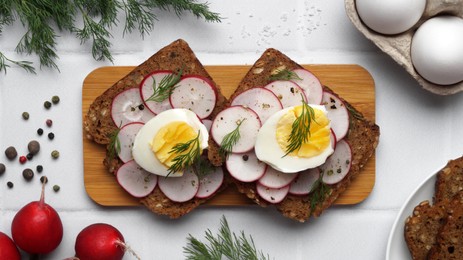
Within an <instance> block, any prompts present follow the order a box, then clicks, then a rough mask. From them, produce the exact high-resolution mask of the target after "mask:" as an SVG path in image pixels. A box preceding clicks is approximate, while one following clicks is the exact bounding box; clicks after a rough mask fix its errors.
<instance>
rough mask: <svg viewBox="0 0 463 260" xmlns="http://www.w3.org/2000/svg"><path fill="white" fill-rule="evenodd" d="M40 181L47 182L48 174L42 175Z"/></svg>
mask: <svg viewBox="0 0 463 260" xmlns="http://www.w3.org/2000/svg"><path fill="white" fill-rule="evenodd" d="M40 182H41V183H44V182H45V183H48V178H47V176H42V177H40Z"/></svg>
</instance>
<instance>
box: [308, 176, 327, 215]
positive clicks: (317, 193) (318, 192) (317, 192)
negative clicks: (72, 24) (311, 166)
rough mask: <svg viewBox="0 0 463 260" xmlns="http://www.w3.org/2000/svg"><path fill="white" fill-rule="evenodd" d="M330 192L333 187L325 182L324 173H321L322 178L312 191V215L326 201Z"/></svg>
mask: <svg viewBox="0 0 463 260" xmlns="http://www.w3.org/2000/svg"><path fill="white" fill-rule="evenodd" d="M330 192H331V187H330V186H328V185H327V184H326V183H324V182H323V173H321V174H320V177H319V178H318V179H317V180H316V181H315V183H314V184H313V185H312V189H310V194H311V195H310V214H312V212H313V211H314V210H315V208H316V207H317V206H318V205H319V204H320V203H321V202H322V201H324V200H325V198H326V196H327V195H328V194H329V193H330Z"/></svg>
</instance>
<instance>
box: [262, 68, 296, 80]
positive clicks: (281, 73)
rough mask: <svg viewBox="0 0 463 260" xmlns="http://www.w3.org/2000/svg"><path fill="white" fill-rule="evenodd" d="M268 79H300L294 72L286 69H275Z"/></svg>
mask: <svg viewBox="0 0 463 260" xmlns="http://www.w3.org/2000/svg"><path fill="white" fill-rule="evenodd" d="M269 80H270V81H273V80H302V79H301V78H300V77H299V76H298V75H297V74H296V72H294V71H292V70H288V69H280V70H277V71H276V73H275V74H273V75H272V76H270V78H269Z"/></svg>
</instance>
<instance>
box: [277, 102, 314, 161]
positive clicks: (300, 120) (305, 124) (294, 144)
mask: <svg viewBox="0 0 463 260" xmlns="http://www.w3.org/2000/svg"><path fill="white" fill-rule="evenodd" d="M301 96H302V95H301ZM314 118H315V111H314V109H313V108H312V107H311V106H309V105H308V104H307V102H305V101H304V98H302V111H301V114H300V115H299V116H298V117H297V118H296V120H294V122H293V124H292V126H291V133H290V135H289V138H288V143H289V144H288V147H286V154H285V155H283V157H284V156H286V155H288V154H290V153H292V152H294V151H297V150H298V149H299V148H301V146H302V144H303V143H305V142H307V141H308V138H309V136H310V124H311V123H312V121H314ZM314 122H315V121H314Z"/></svg>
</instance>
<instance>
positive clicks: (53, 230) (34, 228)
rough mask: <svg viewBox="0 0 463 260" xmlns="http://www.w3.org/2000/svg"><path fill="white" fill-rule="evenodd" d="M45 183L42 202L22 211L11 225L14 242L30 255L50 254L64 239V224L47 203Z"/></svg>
mask: <svg viewBox="0 0 463 260" xmlns="http://www.w3.org/2000/svg"><path fill="white" fill-rule="evenodd" d="M45 183H46V181H44V182H43V184H42V193H41V196H40V200H39V201H33V202H31V203H29V204H27V205H26V206H24V207H23V208H22V209H20V210H19V211H18V213H16V215H15V216H14V218H13V222H12V224H11V234H12V237H13V240H14V242H15V243H16V245H18V247H19V248H21V249H22V250H24V251H25V252H27V253H29V254H48V253H50V252H51V251H53V250H54V249H55V248H57V247H58V245H59V244H60V243H61V239H62V238H63V224H62V223H61V219H60V217H59V215H58V213H57V212H56V211H55V210H54V209H53V208H52V207H51V206H50V205H48V204H46V203H45Z"/></svg>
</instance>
